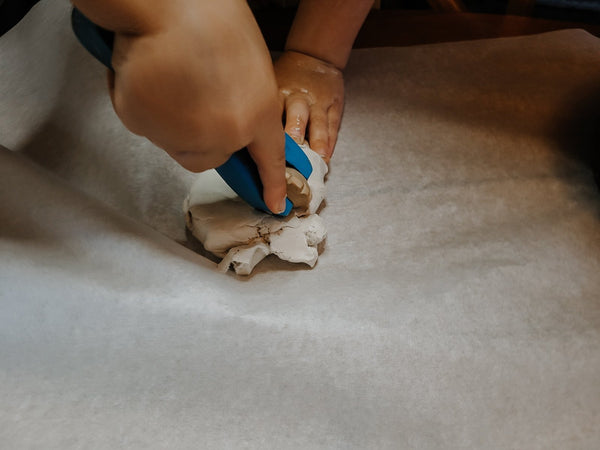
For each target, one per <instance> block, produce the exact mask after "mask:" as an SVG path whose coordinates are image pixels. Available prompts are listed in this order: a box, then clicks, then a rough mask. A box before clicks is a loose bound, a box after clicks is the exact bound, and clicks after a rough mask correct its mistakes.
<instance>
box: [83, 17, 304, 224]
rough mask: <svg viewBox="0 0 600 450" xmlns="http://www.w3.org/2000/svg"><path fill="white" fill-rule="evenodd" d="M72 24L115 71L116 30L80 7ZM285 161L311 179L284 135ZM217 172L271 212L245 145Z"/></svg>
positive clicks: (289, 207) (249, 200)
mask: <svg viewBox="0 0 600 450" xmlns="http://www.w3.org/2000/svg"><path fill="white" fill-rule="evenodd" d="M71 25H72V27H73V31H74V32H75V35H76V36H77V39H79V42H81V44H82V45H83V46H84V47H85V48H86V49H87V50H88V51H89V52H90V53H91V54H92V55H93V56H94V57H95V58H96V59H98V60H99V61H100V62H101V63H102V64H104V65H105V66H106V67H108V68H109V69H110V70H113V67H112V63H111V60H112V48H113V41H114V33H112V32H110V31H108V30H105V29H104V28H101V27H99V26H98V25H96V24H95V23H93V22H92V21H90V20H89V19H88V18H87V17H85V16H84V15H83V14H82V13H81V12H79V11H78V10H77V9H75V8H73V12H72V14H71ZM285 160H286V165H288V166H290V167H293V168H294V169H296V170H297V171H298V172H300V173H301V174H302V176H304V178H306V179H308V177H309V176H310V174H311V173H312V165H311V164H310V161H309V159H308V157H307V156H306V154H305V153H304V152H303V151H302V149H301V148H300V146H299V145H298V144H296V142H295V141H294V140H293V139H292V138H291V137H290V136H288V134H287V133H286V135H285ZM216 170H217V173H218V174H219V175H220V176H221V178H223V180H225V182H226V183H227V184H228V185H229V187H231V189H233V190H234V191H235V193H236V194H237V195H239V196H240V198H242V199H243V200H244V201H245V202H246V203H248V204H249V205H251V206H253V207H254V208H256V209H260V210H261V211H264V212H268V213H272V212H271V211H270V210H269V208H267V205H266V204H265V202H264V200H263V185H262V182H261V181H260V176H259V173H258V169H257V167H256V164H255V163H254V161H253V160H252V158H251V157H250V154H249V153H248V150H247V149H246V148H243V149H241V150H239V151H237V152H235V153H234V154H233V155H231V157H230V158H229V159H228V160H227V162H225V164H223V165H222V166H220V167H217V169H216ZM293 206H294V205H293V204H292V202H291V201H290V199H286V208H285V211H283V212H282V213H281V214H278V216H282V217H285V216H287V215H288V214H289V213H290V211H291V210H292V208H293Z"/></svg>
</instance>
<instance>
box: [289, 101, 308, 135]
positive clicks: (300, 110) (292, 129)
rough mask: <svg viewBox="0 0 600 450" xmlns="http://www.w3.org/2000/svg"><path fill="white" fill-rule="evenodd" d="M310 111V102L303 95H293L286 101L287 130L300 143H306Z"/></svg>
mask: <svg viewBox="0 0 600 450" xmlns="http://www.w3.org/2000/svg"><path fill="white" fill-rule="evenodd" d="M309 111H310V110H309V107H308V102H307V101H306V99H305V98H304V97H302V96H298V95H292V96H290V97H288V98H287V99H286V101H285V132H286V133H287V134H289V135H290V137H291V138H292V139H294V140H295V141H296V142H297V143H298V144H303V143H304V136H305V135H306V124H307V123H308V116H309Z"/></svg>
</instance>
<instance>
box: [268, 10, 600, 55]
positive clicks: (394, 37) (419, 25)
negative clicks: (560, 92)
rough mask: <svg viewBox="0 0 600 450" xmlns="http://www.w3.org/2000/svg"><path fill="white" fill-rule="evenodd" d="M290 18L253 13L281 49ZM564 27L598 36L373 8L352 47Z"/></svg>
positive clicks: (593, 28)
mask: <svg viewBox="0 0 600 450" xmlns="http://www.w3.org/2000/svg"><path fill="white" fill-rule="evenodd" d="M293 17H294V11H293V10H277V11H261V12H259V13H257V14H256V19H257V21H258V23H259V25H260V26H261V29H262V31H263V35H264V36H265V40H266V41H267V44H268V45H269V48H271V49H272V50H282V49H283V46H284V43H285V38H286V36H287V32H288V30H289V27H290V25H291V23H292V20H293ZM567 28H583V29H585V30H587V31H589V32H590V33H592V34H594V35H596V36H600V26H599V25H590V24H582V23H574V22H562V21H556V20H549V19H534V18H530V17H521V16H510V15H499V14H477V13H438V12H432V11H405V10H400V11H399V10H380V11H377V10H374V11H372V12H371V13H370V14H369V17H368V18H367V20H366V22H365V24H364V25H363V27H362V29H361V31H360V33H359V35H358V37H357V39H356V43H355V47H356V48H363V47H382V46H405V45H417V44H431V43H436V42H449V41H463V40H473V39H485V38H495V37H507V36H520V35H527V34H537V33H543V32H547V31H554V30H561V29H567Z"/></svg>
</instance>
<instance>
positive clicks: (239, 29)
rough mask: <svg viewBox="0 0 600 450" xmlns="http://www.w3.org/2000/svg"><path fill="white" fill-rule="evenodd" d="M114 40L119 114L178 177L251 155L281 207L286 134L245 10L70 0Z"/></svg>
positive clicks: (195, 3) (185, 2)
mask: <svg viewBox="0 0 600 450" xmlns="http://www.w3.org/2000/svg"><path fill="white" fill-rule="evenodd" d="M73 3H74V4H75V6H77V8H78V9H80V10H81V12H82V13H83V14H84V15H86V16H87V17H88V18H89V19H90V20H92V21H93V22H95V23H97V24H98V25H100V26H101V27H103V28H106V29H108V30H112V31H115V40H114V47H113V58H112V66H113V68H114V74H110V75H109V87H110V94H111V99H112V101H113V105H114V108H115V111H116V113H117V115H118V116H119V118H120V119H121V120H122V121H123V123H124V125H125V126H126V127H127V128H128V129H129V130H131V131H132V132H134V133H136V134H139V135H143V136H146V137H147V138H148V139H150V140H151V141H152V142H154V143H155V144H156V145H157V146H159V147H161V148H163V149H164V150H165V151H166V152H167V153H169V155H170V156H171V157H173V158H174V159H175V160H176V161H177V162H179V163H180V164H181V165H182V166H183V167H185V168H187V169H189V170H192V171H202V170H206V169H208V168H212V167H216V166H219V165H220V164H222V163H223V162H225V161H226V160H227V159H228V158H229V156H230V155H231V154H232V153H233V152H235V151H237V150H239V149H241V148H243V147H248V150H249V152H250V154H251V155H252V157H253V159H254V160H255V162H256V164H257V167H258V169H259V173H260V176H261V180H262V182H263V186H264V192H263V196H264V199H265V203H266V204H267V206H268V207H269V208H270V209H271V210H272V211H273V212H280V211H282V210H283V208H284V207H285V193H286V182H285V155H284V134H283V127H282V125H281V103H280V101H279V97H278V92H277V82H276V80H275V75H274V71H273V65H272V63H271V58H270V55H269V53H268V50H267V48H266V44H265V43H264V40H263V39H262V36H261V33H260V30H259V28H258V25H257V24H256V22H255V20H254V17H253V16H252V13H251V11H250V9H249V8H248V5H247V4H246V2H245V0H220V1H219V2H216V1H212V0H169V1H160V2H156V1H148V0H103V1H101V2H100V1H96V0H73Z"/></svg>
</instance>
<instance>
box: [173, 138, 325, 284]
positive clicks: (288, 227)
mask: <svg viewBox="0 0 600 450" xmlns="http://www.w3.org/2000/svg"><path fill="white" fill-rule="evenodd" d="M301 148H302V150H303V151H304V152H305V153H306V155H307V156H308V158H309V160H310V162H311V164H312V166H313V172H312V174H311V176H310V177H309V179H308V180H305V179H304V177H302V175H301V174H300V173H298V172H297V171H296V170H294V169H290V168H288V169H287V171H286V180H287V183H288V197H289V198H290V200H292V202H293V203H294V205H295V208H294V210H293V211H292V213H291V214H290V215H289V216H288V217H284V218H280V217H275V216H272V215H270V214H266V213H263V212H260V211H257V210H255V209H254V208H252V207H251V206H249V205H247V204H246V203H245V202H243V201H242V200H241V199H240V198H239V197H237V195H236V194H235V192H233V191H232V190H231V188H229V186H227V184H226V183H225V182H224V181H223V180H222V179H221V177H219V175H218V174H217V173H216V172H215V171H214V170H209V171H206V172H203V173H201V174H198V176H197V178H196V180H195V182H194V183H193V185H192V188H191V190H190V194H189V196H188V197H187V198H186V200H185V202H184V212H185V214H186V225H187V227H188V228H189V229H190V231H191V232H192V234H193V235H194V236H195V237H196V238H197V239H198V240H199V241H200V242H201V243H202V245H203V246H204V248H205V250H207V251H208V252H210V253H212V254H214V255H216V256H217V257H219V258H223V259H222V260H221V262H220V263H219V265H218V268H219V270H221V271H224V272H225V271H227V270H228V269H230V268H232V269H233V270H234V271H235V272H236V273H237V274H239V275H249V274H250V273H251V272H252V270H253V269H254V267H255V266H256V265H257V264H258V263H259V262H260V261H262V260H263V259H264V258H265V257H266V256H268V255H270V254H274V255H276V256H277V257H278V258H280V259H282V260H285V261H289V262H293V263H303V264H307V265H308V266H310V267H314V265H315V264H316V262H317V259H318V257H319V252H318V247H319V244H321V243H322V242H323V241H324V239H325V237H326V234H327V231H326V228H325V224H324V223H323V221H322V219H321V218H320V217H319V216H318V215H317V214H316V211H317V210H318V208H319V206H320V205H321V203H322V202H323V200H324V199H325V183H324V178H325V174H326V173H327V164H325V162H324V161H323V160H322V159H321V157H320V156H319V155H317V154H316V153H315V152H313V151H312V150H311V149H310V148H309V147H308V146H307V145H303V146H301Z"/></svg>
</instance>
